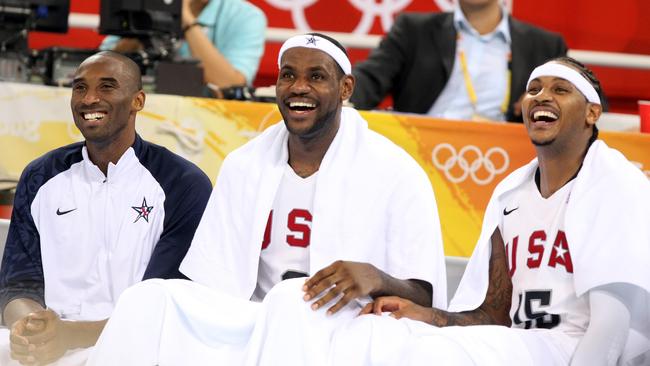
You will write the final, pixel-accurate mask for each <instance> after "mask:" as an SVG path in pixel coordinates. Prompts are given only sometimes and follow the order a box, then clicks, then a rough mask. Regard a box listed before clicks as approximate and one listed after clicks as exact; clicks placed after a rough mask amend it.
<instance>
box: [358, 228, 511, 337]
mask: <svg viewBox="0 0 650 366" xmlns="http://www.w3.org/2000/svg"><path fill="white" fill-rule="evenodd" d="M491 246H492V254H491V255H490V270H489V276H490V279H489V285H488V290H487V294H486V296H485V301H483V304H481V306H479V307H478V308H477V309H475V310H472V311H464V312H460V313H452V312H448V311H444V310H440V309H436V308H430V307H423V306H420V305H418V304H414V303H413V302H411V301H409V300H405V299H403V298H400V297H396V296H389V297H381V298H379V299H377V300H376V301H375V302H374V303H371V304H368V305H367V306H366V307H365V308H363V310H362V311H361V314H369V313H375V314H378V315H379V314H381V313H382V312H391V315H392V316H393V317H395V318H398V319H399V318H402V317H406V318H409V319H414V320H419V321H423V322H426V323H430V324H433V325H436V326H439V327H444V326H451V325H488V324H490V325H505V326H510V323H511V321H510V315H509V313H510V303H511V298H512V281H511V279H510V275H509V273H508V264H507V259H506V253H505V247H504V245H503V239H502V238H501V233H500V232H499V229H498V228H497V229H496V230H495V231H494V233H493V234H492V238H491Z"/></svg>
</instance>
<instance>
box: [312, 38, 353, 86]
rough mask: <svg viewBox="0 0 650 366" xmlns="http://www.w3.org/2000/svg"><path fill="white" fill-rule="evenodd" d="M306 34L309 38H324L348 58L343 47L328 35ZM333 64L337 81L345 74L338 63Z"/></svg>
mask: <svg viewBox="0 0 650 366" xmlns="http://www.w3.org/2000/svg"><path fill="white" fill-rule="evenodd" d="M307 34H309V35H310V36H316V37H321V38H324V39H326V40H328V41H330V42H332V43H333V44H334V45H335V46H336V47H338V48H339V49H340V50H341V51H343V54H344V55H345V56H348V52H347V51H346V50H345V47H343V45H342V44H341V43H340V42H339V41H337V40H335V39H334V38H332V37H330V36H328V35H325V34H323V33H318V32H312V33H307ZM334 63H335V64H336V71H337V72H338V75H337V76H338V78H339V79H341V78H342V77H343V76H345V72H344V71H343V69H342V68H341V65H339V64H338V62H334Z"/></svg>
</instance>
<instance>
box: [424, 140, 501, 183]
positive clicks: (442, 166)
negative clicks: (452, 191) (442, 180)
mask: <svg viewBox="0 0 650 366" xmlns="http://www.w3.org/2000/svg"><path fill="white" fill-rule="evenodd" d="M445 152H447V153H446V154H445ZM444 155H449V156H448V157H447V158H446V160H444V161H441V157H444ZM497 156H500V157H501V158H500V159H499V160H497V161H500V162H499V163H498V164H499V165H500V166H499V167H498V168H497V166H496V164H495V162H494V161H493V158H495V157H497ZM472 157H473V159H472ZM431 160H432V162H433V165H434V166H435V167H436V168H438V169H439V170H441V171H442V172H443V173H445V177H447V179H449V181H450V182H452V183H456V184H457V183H461V182H464V181H465V180H466V179H467V178H471V179H472V180H473V181H474V182H475V183H476V184H478V185H482V186H483V185H486V184H490V183H491V182H492V181H493V180H494V178H495V177H496V176H497V175H499V174H502V173H504V172H505V171H506V170H507V169H508V167H509V166H510V156H508V153H507V152H506V151H505V150H504V149H503V148H501V147H497V146H495V147H491V148H489V149H488V150H487V152H486V153H485V155H484V154H483V152H482V151H481V149H479V148H478V147H476V146H474V145H466V146H463V148H461V149H460V151H458V152H456V149H455V148H454V147H453V146H452V145H451V144H449V143H446V142H444V143H441V144H438V145H436V147H434V148H433V151H432V152H431ZM456 167H458V168H456ZM479 171H484V172H486V173H484V174H480V173H478V172H479ZM485 174H487V175H486V176H484V177H483V175H485Z"/></svg>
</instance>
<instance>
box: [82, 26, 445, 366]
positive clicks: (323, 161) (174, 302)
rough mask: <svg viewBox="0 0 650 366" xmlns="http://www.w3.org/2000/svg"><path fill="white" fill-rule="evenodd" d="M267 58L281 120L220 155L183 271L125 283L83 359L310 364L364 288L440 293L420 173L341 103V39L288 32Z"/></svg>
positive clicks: (355, 307) (419, 299)
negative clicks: (274, 65) (274, 69)
mask: <svg viewBox="0 0 650 366" xmlns="http://www.w3.org/2000/svg"><path fill="white" fill-rule="evenodd" d="M278 66H279V75H278V80H277V84H276V94H277V105H278V108H279V110H280V113H281V114H282V117H283V121H282V122H280V123H278V124H275V125H273V126H271V127H269V128H268V129H266V130H265V131H264V132H263V133H262V134H261V135H260V136H258V137H256V138H254V139H253V140H251V141H250V142H248V143H247V144H245V145H244V146H242V147H241V148H239V149H237V150H235V151H233V152H232V153H231V154H229V155H228V157H227V158H226V159H225V160H224V162H223V165H222V166H221V170H220V172H219V177H218V178H217V184H216V187H215V189H214V191H213V194H212V196H211V198H210V201H209V203H208V207H207V208H206V210H205V213H204V215H203V218H202V220H201V223H200V225H199V228H198V229H197V233H196V235H195V236H194V240H193V242H192V245H191V247H190V250H189V252H188V254H187V256H186V257H185V259H184V261H183V263H182V265H181V271H182V272H183V273H184V274H185V275H187V276H188V277H189V278H190V279H191V280H192V281H194V282H190V281H148V282H145V283H143V284H142V286H135V287H133V288H131V289H130V290H128V291H127V293H126V294H125V295H124V296H122V297H121V298H120V301H119V304H118V305H117V310H116V312H115V313H114V314H113V316H112V318H111V320H110V321H109V323H108V324H107V326H106V328H105V331H104V333H103V334H102V337H101V339H100V341H99V344H98V346H97V348H96V352H95V353H94V354H93V356H92V358H91V360H90V362H89V364H91V365H150V364H160V365H181V364H196V365H199V364H206V363H208V362H210V363H212V364H223V365H242V364H270V365H279V364H283V365H305V364H311V363H315V364H320V363H322V362H324V361H325V359H326V356H327V350H328V348H327V345H328V342H329V335H330V334H331V332H332V331H333V330H334V329H336V328H337V326H338V325H340V324H342V323H345V322H347V321H349V320H351V319H353V318H354V317H355V316H356V314H358V312H359V311H360V310H361V305H360V304H359V302H360V301H363V299H366V298H367V300H366V302H367V301H370V300H371V298H372V297H377V296H381V295H396V296H401V297H405V298H409V299H410V300H411V301H414V302H415V303H419V304H421V305H423V306H431V305H433V306H437V307H445V306H446V280H445V269H444V255H443V251H442V239H441V233H440V223H439V218H438V213H437V210H436V202H435V198H434V195H433V191H432V189H431V184H430V183H429V180H428V178H427V176H426V174H425V173H424V171H423V170H422V168H421V167H420V166H419V165H418V164H417V163H416V162H415V160H413V159H412V158H411V157H410V156H409V155H408V154H407V153H406V152H405V151H404V150H402V149H401V148H399V147H398V146H396V145H395V144H393V143H392V142H390V141H389V140H388V139H386V138H385V137H383V136H381V135H379V134H377V133H375V132H373V131H371V130H370V129H368V125H367V122H366V121H365V120H364V119H363V118H362V117H361V115H360V114H359V113H358V112H357V111H355V110H354V109H351V108H346V107H343V106H342V104H343V101H344V100H345V99H347V98H349V97H350V95H351V93H352V91H353V89H354V77H353V76H351V75H350V61H349V59H348V57H347V55H346V53H345V50H344V49H343V47H342V46H341V45H340V44H338V42H336V41H335V40H333V39H331V38H329V37H327V36H325V35H322V34H306V35H299V36H295V37H292V38H290V39H289V40H287V41H286V42H285V43H284V45H283V46H282V48H281V51H280V54H279V56H278ZM294 277H308V278H307V279H306V280H305V279H304V278H294ZM292 278H294V279H292ZM251 300H252V301H251ZM262 300H263V303H260V302H259V301H262ZM134 329H137V331H134ZM307 354H308V355H309V356H307ZM307 357H308V358H309V360H307Z"/></svg>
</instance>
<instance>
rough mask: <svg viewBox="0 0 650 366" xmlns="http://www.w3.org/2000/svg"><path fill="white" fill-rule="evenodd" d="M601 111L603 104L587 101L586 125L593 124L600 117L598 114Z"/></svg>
mask: <svg viewBox="0 0 650 366" xmlns="http://www.w3.org/2000/svg"><path fill="white" fill-rule="evenodd" d="M602 113H603V106H602V105H600V104H595V103H587V118H586V122H587V125H588V126H593V125H595V124H596V121H598V119H599V118H600V115H601V114H602Z"/></svg>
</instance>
